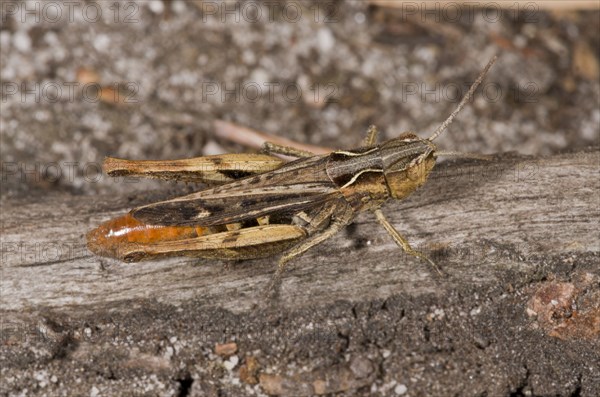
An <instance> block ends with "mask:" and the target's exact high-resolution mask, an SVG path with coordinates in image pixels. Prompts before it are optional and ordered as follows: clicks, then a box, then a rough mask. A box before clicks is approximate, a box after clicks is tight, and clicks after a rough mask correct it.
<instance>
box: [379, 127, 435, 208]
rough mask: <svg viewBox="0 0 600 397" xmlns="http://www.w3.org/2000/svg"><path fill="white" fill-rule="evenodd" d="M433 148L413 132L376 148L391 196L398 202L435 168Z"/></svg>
mask: <svg viewBox="0 0 600 397" xmlns="http://www.w3.org/2000/svg"><path fill="white" fill-rule="evenodd" d="M435 150H436V147H435V145H434V144H433V143H432V142H431V141H429V140H427V139H421V138H419V137H418V136H416V135H415V134H413V133H406V134H402V135H401V136H400V137H398V138H396V139H392V140H390V141H388V142H386V143H384V144H383V145H381V147H380V148H379V152H380V154H381V159H382V161H383V170H384V175H385V182H386V184H387V187H388V191H389V193H390V195H391V196H392V197H393V198H395V199H401V198H404V197H406V196H408V195H409V194H411V193H412V192H414V191H415V190H416V189H417V188H419V187H420V186H421V185H423V184H424V183H425V181H427V178H428V177H429V173H430V172H431V170H432V169H433V167H434V165H435V157H434V153H435Z"/></svg>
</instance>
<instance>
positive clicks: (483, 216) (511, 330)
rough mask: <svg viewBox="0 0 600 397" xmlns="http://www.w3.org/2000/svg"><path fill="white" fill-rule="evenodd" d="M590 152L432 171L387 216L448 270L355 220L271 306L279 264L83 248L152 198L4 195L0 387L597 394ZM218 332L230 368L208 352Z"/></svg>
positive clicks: (596, 218) (598, 188)
mask: <svg viewBox="0 0 600 397" xmlns="http://www.w3.org/2000/svg"><path fill="white" fill-rule="evenodd" d="M599 161H600V152H599V151H598V150H591V151H588V152H583V153H572V154H564V155H556V156H552V157H548V158H530V157H520V156H514V155H502V156H499V157H497V158H495V159H494V160H493V161H490V162H479V161H476V162H475V161H469V162H459V163H444V164H440V165H438V167H437V169H436V171H435V173H434V174H433V175H432V177H431V178H430V180H429V182H428V183H427V184H426V185H425V187H424V188H422V189H421V190H420V191H418V192H417V193H416V194H414V195H413V196H411V197H410V198H408V199H407V200H404V201H402V202H396V203H389V204H388V205H387V206H386V207H385V208H384V210H385V213H386V214H387V215H388V216H389V218H390V219H391V220H392V221H393V223H394V224H395V225H396V226H397V228H398V229H399V230H401V231H402V232H403V233H404V234H405V235H406V236H407V238H408V239H409V241H411V242H412V244H413V246H416V247H418V248H419V249H421V250H423V251H426V252H428V253H429V254H430V256H431V257H432V258H433V259H434V260H435V261H436V262H437V263H438V264H439V265H440V266H441V267H442V268H443V269H444V270H445V272H447V273H448V276H447V277H442V278H440V277H437V276H436V275H435V272H434V271H433V270H432V269H431V268H429V267H428V265H427V264H425V263H422V262H420V261H419V260H416V259H415V258H413V257H410V256H407V255H405V254H403V253H402V251H401V250H400V249H399V248H398V247H396V246H395V244H394V243H393V242H392V240H391V239H390V238H389V237H388V235H387V234H386V233H385V231H384V230H383V229H382V228H381V227H380V226H379V224H378V223H377V222H376V221H375V219H374V217H372V216H369V214H365V215H364V216H360V217H359V218H358V220H357V222H356V223H355V225H354V226H352V227H350V228H348V230H347V231H346V232H344V233H342V234H340V235H339V236H336V237H335V238H333V239H331V240H329V241H327V242H325V243H323V244H322V245H321V246H319V247H316V248H315V249H313V250H311V251H309V252H308V253H307V254H305V255H304V256H302V257H300V258H298V259H297V260H295V261H294V262H293V263H292V264H291V265H290V267H289V270H288V271H287V272H286V273H285V274H284V277H283V283H282V290H281V293H280V295H279V296H278V297H277V299H275V300H268V299H267V298H266V297H265V292H266V287H267V285H268V282H269V280H270V278H271V276H272V275H273V272H274V270H275V263H276V258H270V259H262V260H254V261H247V262H239V263H231V264H229V265H226V264H225V263H224V262H218V261H208V260H195V259H190V258H179V259H170V260H162V261H153V262H143V263H137V264H123V263H119V262H116V261H112V260H107V259H103V258H99V257H96V256H93V255H91V254H90V253H89V252H88V251H87V249H86V247H85V233H86V232H87V231H88V230H90V229H91V228H92V227H95V226H96V225H98V224H99V223H100V222H102V221H104V220H106V219H108V218H111V217H114V216H117V215H120V214H122V213H124V212H125V211H127V210H129V209H130V208H131V207H133V206H136V205H140V204H142V203H144V202H147V201H149V200H153V199H154V198H157V197H156V196H160V195H161V193H153V194H148V195H138V196H136V197H134V198H133V199H132V200H130V199H129V198H127V197H80V196H77V197H74V196H69V195H66V194H51V195H48V196H45V197H32V198H29V199H26V200H18V201H17V200H10V199H8V200H5V201H4V202H3V203H2V231H1V233H2V280H1V297H0V298H1V300H0V315H1V316H2V338H1V339H2V345H1V346H0V353H1V354H0V356H1V357H2V367H3V372H2V374H3V377H4V379H6V383H4V384H2V385H0V392H6V393H7V394H11V393H13V394H14V393H16V392H19V391H23V390H25V389H27V390H30V391H33V394H36V393H37V394H44V393H46V394H51V395H60V394H65V395H66V394H76V395H116V394H131V395H140V394H144V393H145V395H168V394H175V393H179V395H182V396H184V395H192V396H193V395H196V396H201V395H240V394H245V395H250V394H254V393H257V392H258V391H259V390H262V391H263V392H267V393H271V394H282V395H310V394H313V393H333V392H339V391H342V392H343V391H347V393H349V394H348V395H364V396H367V395H371V394H372V393H373V390H380V393H381V394H382V395H389V394H390V393H392V391H393V390H395V391H396V392H397V393H403V392H404V391H405V390H406V389H408V390H409V391H410V392H411V395H424V394H433V395H482V394H487V395H508V394H510V393H511V392H515V393H524V394H526V392H527V393H528V392H531V393H532V394H536V395H538V394H539V395H547V394H550V395H554V394H570V393H579V394H580V395H593V391H594V390H597V387H598V386H599V385H600V383H599V382H600V380H599V379H598V377H597V374H598V373H599V372H598V371H600V368H598V362H599V360H598V358H599V353H598V351H599V347H600V346H599V344H600V342H599V341H598V334H599V333H600V320H599V319H600V308H599V307H598V304H597V301H598V297H599V296H600V293H599V292H598V291H599V289H598V281H597V280H598V252H599V251H600V247H599V246H600V238H599V237H598V233H597V231H598V229H599V228H600V214H599V208H598V193H599V192H600V181H599V179H598V170H599V167H600V165H599ZM555 279H559V281H560V280H561V279H564V282H555V281H553V280H555ZM544 280H549V281H544ZM578 297H580V298H578ZM583 298H585V299H583ZM594 301H595V302H596V303H594ZM573 302H576V303H577V304H576V306H575V307H576V309H573V307H574V306H572V305H573V304H574V303H573ZM594 305H596V306H594ZM559 309H560V311H559ZM565 313H566V314H565ZM569 313H570V314H569ZM530 316H534V317H530ZM535 316H537V317H535ZM536 318H537V320H535V319H536ZM556 338H559V339H556ZM227 341H236V342H237V345H236V348H237V349H239V351H238V353H236V354H237V355H235V354H234V356H235V360H233V361H231V360H230V361H227V359H226V358H220V357H218V356H216V355H214V354H212V353H210V352H211V351H212V350H213V347H214V344H215V343H222V342H227ZM215 351H217V350H216V349H215ZM541 355H543V356H544V357H545V359H544V360H539V357H540V356H541ZM245 357H246V358H245ZM238 359H239V360H242V361H241V364H244V363H245V365H244V367H243V368H242V369H240V370H239V372H238V369H237V367H236V363H237V360H238ZM233 367H235V369H234V370H233V371H232V368H233ZM290 368H292V369H293V370H292V371H291V373H292V374H291V375H290ZM294 368H296V369H294ZM300 368H302V369H300ZM259 379H260V382H261V383H260V385H259V386H254V388H253V386H251V385H252V384H254V383H256V382H258V381H259ZM240 381H241V382H242V383H241V384H240ZM143 390H145V392H144V393H143V392H142V391H143Z"/></svg>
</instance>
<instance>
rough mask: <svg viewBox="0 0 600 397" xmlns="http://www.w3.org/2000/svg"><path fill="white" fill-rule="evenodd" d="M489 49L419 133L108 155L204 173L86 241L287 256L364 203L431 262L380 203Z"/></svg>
mask: <svg viewBox="0 0 600 397" xmlns="http://www.w3.org/2000/svg"><path fill="white" fill-rule="evenodd" d="M495 60H496V57H493V58H492V59H491V60H490V61H489V62H488V64H487V66H486V67H485V68H484V70H483V71H482V72H481V73H480V75H479V77H478V78H477V80H476V81H475V83H473V85H472V86H471V88H470V89H469V91H468V92H467V94H466V95H465V97H464V98H463V99H462V100H461V102H460V103H459V105H458V106H457V108H456V109H455V110H454V111H453V112H452V114H451V115H450V116H449V117H448V118H447V119H446V120H445V121H444V122H443V123H442V124H441V125H440V126H439V128H438V129H437V130H436V131H435V132H434V133H433V134H432V135H431V136H430V137H429V138H427V139H422V138H419V137H418V136H417V135H415V134H413V133H410V132H407V133H404V134H402V135H400V136H399V137H398V138H395V139H391V140H389V141H387V142H384V143H383V144H380V145H377V144H376V143H375V142H376V139H377V129H376V128H375V127H371V128H370V129H369V131H368V134H367V138H366V139H365V141H364V146H363V147H361V148H358V149H354V150H340V151H334V152H331V153H329V154H325V155H311V154H309V153H306V152H302V151H298V150H294V149H292V148H286V147H279V146H277V145H268V146H266V148H267V149H268V150H269V151H270V152H272V153H279V154H286V155H290V154H292V155H295V156H296V157H298V159H297V160H295V161H292V162H289V163H282V162H281V160H279V159H277V158H275V157H272V156H269V155H253V154H248V155H243V154H238V155H236V154H229V155H222V156H209V157H200V158H196V159H189V160H177V161H171V162H161V161H153V162H143V161H128V160H117V159H107V160H106V162H105V170H106V171H107V172H108V173H109V174H110V175H141V176H149V177H157V178H165V179H180V180H187V181H202V182H206V183H208V184H209V185H213V186H209V187H208V188H207V189H204V190H201V191H199V192H197V193H193V194H189V195H186V196H182V197H177V198H174V199H171V200H166V201H161V202H158V203H154V204H149V205H145V206H142V207H138V208H134V209H133V210H131V212H130V213H129V214H127V215H125V216H123V217H121V218H117V219H115V220H111V221H108V222H106V223H104V224H102V225H100V226H99V227H98V228H96V229H94V230H93V231H91V232H90V233H89V234H88V246H89V247H90V249H91V250H92V251H93V252H95V253H97V254H99V255H104V256H110V257H114V258H117V259H121V260H125V261H138V260H143V259H152V258H157V257H165V256H181V255H187V256H195V257H205V258H220V259H250V258H258V257H264V256H269V255H273V254H276V253H281V252H283V253H284V254H283V256H282V257H281V258H280V260H279V268H278V273H277V274H278V275H279V274H280V273H281V271H282V269H283V268H284V266H285V264H286V263H287V262H288V261H289V260H290V259H292V258H294V257H295V256H298V255H300V254H302V253H304V252H305V251H307V250H308V249H309V248H311V247H313V246H315V245H316V244H319V243H320V242H322V241H324V240H326V239H328V238H329V237H331V236H333V235H334V234H335V233H337V232H338V231H339V230H341V229H342V228H344V227H345V226H347V225H348V224H350V223H351V222H352V221H353V220H354V218H355V216H356V215H357V214H358V213H360V212H363V211H371V212H373V213H374V214H375V216H376V218H377V220H378V221H379V222H380V223H381V224H382V226H383V227H384V228H385V230H386V231H388V233H389V234H390V235H391V237H392V238H393V239H394V241H395V242H396V243H397V244H398V245H399V246H400V247H402V248H403V249H404V250H405V251H406V252H407V253H409V254H411V255H414V256H416V257H419V258H421V259H423V260H426V261H428V262H429V263H431V264H432V265H433V266H434V267H435V268H436V269H437V267H436V266H435V264H434V263H433V262H432V261H431V260H429V259H428V258H427V256H425V255H424V254H423V253H421V252H419V251H416V250H414V249H412V248H411V246H410V244H409V243H408V241H407V240H406V239H405V238H404V237H403V236H402V235H401V234H400V233H399V232H398V231H397V230H396V229H394V227H393V226H392V225H391V223H390V222H388V220H387V219H386V218H385V216H384V215H383V213H382V212H381V210H380V207H381V206H382V204H383V203H384V202H385V201H387V200H388V199H390V198H394V199H402V198H404V197H406V196H408V195H409V194H411V193H412V192H413V191H415V190H416V189H417V188H418V187H420V186H421V185H423V184H424V183H425V182H426V180H427V178H428V176H429V173H430V172H431V170H432V169H433V167H434V165H435V163H436V158H437V157H438V156H441V155H444V152H441V151H438V150H437V147H436V146H435V145H434V143H433V141H434V139H436V138H437V137H438V136H439V135H440V134H441V133H442V132H443V131H444V130H445V129H446V127H447V126H448V125H449V124H450V123H451V122H452V120H453V119H454V117H456V115H457V114H458V113H459V111H460V110H461V109H462V108H463V107H464V106H465V105H466V104H467V103H468V102H469V100H470V99H471V97H472V96H473V94H474V92H475V90H476V88H477V87H478V85H479V84H480V83H481V81H482V80H483V78H484V76H485V74H486V73H487V71H488V70H489V68H490V67H491V66H492V64H493V63H494V62H495Z"/></svg>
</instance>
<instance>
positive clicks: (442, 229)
mask: <svg viewBox="0 0 600 397" xmlns="http://www.w3.org/2000/svg"><path fill="white" fill-rule="evenodd" d="M599 161H600V156H599V152H598V150H593V151H589V152H583V153H575V154H565V155H557V156H553V157H548V158H525V157H518V156H512V155H504V156H501V157H498V158H496V159H495V160H493V161H491V162H461V163H444V164H441V165H438V166H437V168H436V170H435V172H434V173H433V174H432V177H431V178H430V180H429V182H428V183H427V184H426V185H425V187H424V188H422V189H421V190H420V191H418V192H417V193H415V194H414V195H413V196H411V197H409V198H408V199H406V200H403V201H401V202H395V203H392V202H390V203H388V204H387V205H386V206H384V212H385V213H386V215H387V216H388V217H389V218H390V220H391V221H392V222H393V224H394V225H395V226H396V227H397V228H398V230H400V231H401V232H403V233H404V234H405V236H406V237H407V238H408V239H409V241H410V242H411V243H412V244H413V246H414V247H418V248H420V249H421V250H424V251H426V252H429V254H430V256H431V257H432V258H433V259H434V260H435V261H436V262H437V263H438V264H439V265H440V266H441V267H442V268H444V269H445V271H446V272H447V273H449V275H450V276H449V277H448V278H446V279H442V280H436V279H435V277H434V275H433V271H432V270H431V269H429V268H428V267H427V265H426V264H424V263H422V262H419V261H418V260H416V259H415V258H412V257H409V256H406V255H403V253H402V252H401V250H400V249H399V248H397V247H396V246H395V245H394V243H393V242H392V240H391V239H390V238H389V236H387V234H386V233H385V231H384V230H383V229H382V228H381V227H380V226H379V225H378V224H377V222H376V220H375V219H374V217H373V216H372V215H370V214H366V215H364V216H360V217H359V218H358V220H357V222H356V223H355V226H352V227H350V228H349V229H348V230H347V231H346V232H345V233H341V234H340V235H338V236H336V237H335V238H333V239H331V240H329V241H327V242H325V243H324V244H322V245H321V246H319V247H317V248H316V249H313V250H311V251H309V252H308V253H307V254H306V255H304V256H303V257H301V258H299V259H297V260H295V261H293V262H292V263H291V264H290V267H289V270H288V271H287V272H286V273H285V275H284V278H283V285H282V291H281V296H280V299H281V304H282V305H283V306H284V307H286V308H289V309H296V308H301V307H305V306H309V305H314V304H319V303H325V302H332V301H335V300H349V301H356V300H370V299H378V298H382V299H385V298H387V297H388V296H391V295H393V294H395V293H400V292H402V293H405V294H406V293H408V294H411V295H419V294H423V293H436V294H445V293H447V292H448V291H451V290H452V289H453V288H455V287H456V286H457V285H459V284H462V283H476V284H488V283H493V282H494V281H495V280H497V279H498V278H500V277H502V274H504V273H505V272H507V271H509V270H510V271H516V272H528V271H531V270H532V269H533V268H535V267H537V266H542V265H543V259H544V257H548V256H555V255H560V254H563V253H568V252H580V253H589V252H595V253H597V252H598V251H599V250H600V240H599V237H598V234H597V230H599V229H600V216H599V207H598V193H599V191H600V186H599V183H600V182H599V179H598V170H599ZM138 200H140V199H139V198H138ZM143 201H144V200H143V199H142V202H143ZM131 205H132V204H130V203H129V202H128V201H127V200H125V199H124V198H120V197H79V196H69V195H65V194H59V195H48V196H46V197H37V198H31V199H28V200H25V201H23V200H10V199H8V200H5V201H4V202H3V204H2V281H1V283H2V284H1V285H2V286H1V288H2V296H1V298H2V299H1V303H0V309H1V310H2V311H23V310H32V309H35V308H39V307H49V308H54V309H64V310H67V311H71V310H83V311H87V310H96V309H100V308H110V307H111V306H112V305H115V304H117V303H125V302H129V303H130V304H133V305H135V302H136V300H139V299H145V298H155V299H157V300H158V301H164V302H169V303H170V304H177V303H178V302H185V301H189V300H190V299H199V300H201V301H204V302H206V305H210V306H215V307H219V308H222V309H227V310H231V311H233V312H234V313H243V312H247V311H249V310H251V308H252V307H253V306H254V305H256V304H259V305H260V304H262V303H264V299H265V298H264V293H265V288H266V286H267V284H268V282H269V280H270V277H271V276H272V274H273V272H274V270H275V264H276V258H270V259H263V260H255V261H246V262H237V263H231V264H229V265H224V263H223V262H217V261H209V260H194V259H189V258H181V259H170V260H163V261H154V262H143V263H138V264H124V263H120V262H117V261H112V260H107V259H101V258H99V257H95V256H93V255H91V254H90V253H89V252H88V251H87V249H86V247H85V238H84V235H85V233H86V232H87V231H88V230H90V229H91V228H92V227H94V226H96V225H98V224H99V223H100V222H101V221H104V220H106V219H108V218H110V217H114V216H117V215H120V214H122V213H124V212H125V211H127V210H129V209H130V208H131Z"/></svg>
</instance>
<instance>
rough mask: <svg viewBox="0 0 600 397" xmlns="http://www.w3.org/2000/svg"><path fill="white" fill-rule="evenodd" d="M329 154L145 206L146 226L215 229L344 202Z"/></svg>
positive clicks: (138, 214) (141, 213)
mask: <svg viewBox="0 0 600 397" xmlns="http://www.w3.org/2000/svg"><path fill="white" fill-rule="evenodd" d="M327 160H328V156H315V157H311V158H308V159H300V160H297V161H294V162H291V163H288V164H285V165H283V166H282V167H280V168H278V169H276V170H274V171H270V172H267V173H263V174H260V175H257V176H253V177H248V178H244V179H241V180H238V181H234V182H231V183H228V184H225V185H222V186H218V187H215V188H212V189H207V190H203V191H200V192H197V193H193V194H190V195H187V196H183V197H178V198H175V199H172V200H167V201H162V202H158V203H154V204H150V205H147V206H143V207H140V208H137V209H134V210H133V211H132V215H133V216H134V217H135V218H136V219H139V220H140V221H142V222H144V223H146V224H156V225H167V226H185V225H190V226H191V225H197V226H215V225H223V224H229V223H236V222H243V221H246V220H250V219H255V218H258V217H261V216H265V215H274V214H275V215H283V214H293V213H296V212H299V211H302V210H306V209H309V208H313V207H317V206H320V205H323V204H325V203H326V202H329V201H330V200H337V199H339V198H341V197H342V196H341V193H340V192H339V190H338V189H337V188H336V186H335V184H334V183H333V182H331V180H330V179H329V177H328V176H327V173H326V170H325V164H326V163H327Z"/></svg>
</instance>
